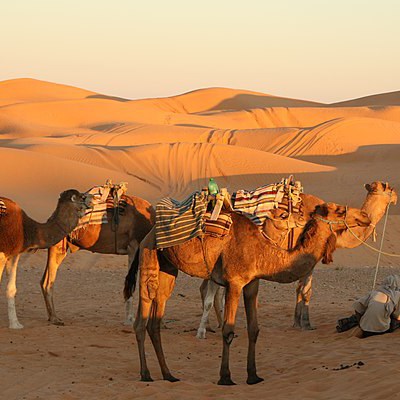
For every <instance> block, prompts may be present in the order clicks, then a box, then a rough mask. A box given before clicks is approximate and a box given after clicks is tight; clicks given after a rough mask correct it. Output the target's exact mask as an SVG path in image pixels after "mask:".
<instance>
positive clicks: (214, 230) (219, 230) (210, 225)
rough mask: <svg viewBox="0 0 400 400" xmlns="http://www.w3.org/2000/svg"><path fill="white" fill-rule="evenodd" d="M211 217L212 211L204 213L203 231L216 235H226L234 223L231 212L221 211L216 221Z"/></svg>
mask: <svg viewBox="0 0 400 400" xmlns="http://www.w3.org/2000/svg"><path fill="white" fill-rule="evenodd" d="M210 217H211V212H206V213H205V214H204V225H203V232H204V233H205V234H208V235H211V236H216V237H221V236H226V235H227V234H228V233H229V230H230V229H231V225H232V218H231V216H230V214H228V213H224V212H221V213H220V214H219V216H218V218H217V220H215V221H214V220H211V219H210Z"/></svg>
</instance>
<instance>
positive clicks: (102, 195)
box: [74, 186, 126, 231]
mask: <svg viewBox="0 0 400 400" xmlns="http://www.w3.org/2000/svg"><path fill="white" fill-rule="evenodd" d="M86 193H88V194H91V195H92V196H93V206H92V208H88V209H87V210H86V211H85V215H84V216H83V217H82V218H80V219H79V222H78V225H77V227H76V228H75V229H74V231H76V230H78V229H80V228H82V227H84V226H85V225H100V224H107V223H108V218H107V209H108V208H114V199H113V197H112V196H111V194H110V187H109V186H94V187H93V188H91V189H89V190H88V191H87V192H86ZM125 206H126V201H125V200H124V199H120V201H119V203H118V208H119V213H120V214H121V210H123V209H124V208H125Z"/></svg>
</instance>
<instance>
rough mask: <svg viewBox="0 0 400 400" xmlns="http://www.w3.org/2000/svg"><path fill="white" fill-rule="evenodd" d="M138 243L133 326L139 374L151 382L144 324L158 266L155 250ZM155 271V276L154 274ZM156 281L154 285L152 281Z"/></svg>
mask: <svg viewBox="0 0 400 400" xmlns="http://www.w3.org/2000/svg"><path fill="white" fill-rule="evenodd" d="M151 247H152V246H151V244H150V247H145V246H144V244H143V242H142V243H141V245H140V254H139V269H140V277H139V304H138V309H137V314H136V318H135V322H134V324H133V328H134V330H135V334H136V341H137V345H138V350H139V357H140V376H141V380H142V381H145V382H152V381H153V379H152V378H151V375H150V371H149V369H148V367H147V362H146V353H145V347H144V342H145V338H146V326H147V322H148V319H149V317H150V311H151V308H152V303H153V300H154V299H155V297H156V295H157V286H158V275H159V272H158V271H159V269H160V266H159V264H158V259H157V250H155V249H154V248H151ZM156 273H157V276H155V274H156ZM155 282H156V285H154V283H155Z"/></svg>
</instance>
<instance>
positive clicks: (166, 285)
mask: <svg viewBox="0 0 400 400" xmlns="http://www.w3.org/2000/svg"><path fill="white" fill-rule="evenodd" d="M175 278H176V272H175V273H172V274H169V273H165V272H162V271H161V272H160V275H159V287H158V291H157V296H156V298H155V299H154V300H153V304H152V307H151V313H150V319H149V322H148V324H147V332H148V333H149V336H150V339H151V342H152V343H153V347H154V350H155V352H156V355H157V359H158V363H159V364H160V368H161V373H162V376H163V378H164V380H166V381H169V382H177V381H179V379H178V378H175V377H174V376H173V375H172V374H171V372H170V370H169V368H168V367H167V363H166V361H165V356H164V352H163V348H162V343H161V334H160V327H161V321H162V318H163V316H164V312H165V305H166V302H167V300H168V299H169V297H170V296H171V293H172V291H173V289H174V286H175Z"/></svg>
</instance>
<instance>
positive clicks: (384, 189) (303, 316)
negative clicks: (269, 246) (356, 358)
mask: <svg viewBox="0 0 400 400" xmlns="http://www.w3.org/2000/svg"><path fill="white" fill-rule="evenodd" d="M365 189H366V190H367V192H368V193H367V197H366V199H365V201H364V203H363V205H362V206H361V210H362V211H365V212H366V213H367V214H368V217H369V218H370V220H371V224H370V225H369V226H367V227H361V226H358V227H356V228H354V229H352V231H353V233H354V234H355V235H357V237H359V239H360V240H358V239H357V238H356V237H355V236H354V235H353V233H351V232H350V231H349V230H348V229H346V230H344V231H341V232H338V234H337V241H336V247H337V248H346V249H352V248H354V247H357V246H360V245H361V243H362V242H361V241H366V240H367V239H368V238H369V237H370V236H371V235H372V233H373V232H374V229H375V226H376V225H377V224H378V222H379V221H380V220H381V218H382V217H383V216H384V214H385V212H386V209H387V207H388V205H389V204H391V203H392V204H396V202H397V193H396V192H395V191H394V189H393V188H392V187H390V185H389V184H388V183H384V182H379V181H376V182H372V183H371V184H366V185H365ZM301 198H302V205H303V220H302V221H298V220H297V221H294V222H297V224H295V225H294V226H296V227H295V228H294V230H293V231H294V243H296V241H297V239H298V238H299V236H300V235H301V232H302V230H303V229H304V225H305V223H306V222H307V221H308V220H309V219H310V217H311V214H312V212H313V211H314V209H315V207H316V205H318V204H322V203H323V200H321V199H319V198H318V197H315V196H313V195H309V194H302V195H301ZM281 217H282V216H281ZM263 230H264V232H265V233H266V234H267V236H268V237H269V238H271V241H272V243H275V244H276V245H277V246H279V247H282V248H284V249H287V248H288V246H289V244H288V235H287V225H286V223H285V222H281V223H279V221H273V220H267V221H266V223H265V225H264V227H263ZM311 294H312V273H310V274H308V275H307V276H305V277H304V278H302V279H300V280H299V283H298V285H297V288H296V308H295V315H294V327H298V328H302V329H313V327H312V326H311V324H310V317H309V304H310V300H311Z"/></svg>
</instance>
